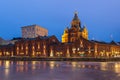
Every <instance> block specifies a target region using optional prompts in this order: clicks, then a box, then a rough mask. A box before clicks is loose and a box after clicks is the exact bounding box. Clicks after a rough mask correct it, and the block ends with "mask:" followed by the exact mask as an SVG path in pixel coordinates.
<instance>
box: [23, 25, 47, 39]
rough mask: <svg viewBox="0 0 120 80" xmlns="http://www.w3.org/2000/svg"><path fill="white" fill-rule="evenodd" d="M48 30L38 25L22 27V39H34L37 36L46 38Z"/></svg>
mask: <svg viewBox="0 0 120 80" xmlns="http://www.w3.org/2000/svg"><path fill="white" fill-rule="evenodd" d="M47 35H48V30H47V29H45V28H42V27H40V26H38V25H30V26H24V27H22V38H35V37H38V36H47Z"/></svg>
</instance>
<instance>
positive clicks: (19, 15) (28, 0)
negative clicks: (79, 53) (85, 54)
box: [0, 0, 120, 42]
mask: <svg viewBox="0 0 120 80" xmlns="http://www.w3.org/2000/svg"><path fill="white" fill-rule="evenodd" d="M75 11H78V16H79V18H80V20H81V22H82V25H86V26H87V29H88V31H89V39H94V40H99V41H111V40H112V39H113V40H115V41H119V42H120V0H0V37H2V38H4V39H12V38H13V37H21V27H22V26H27V25H32V24H38V25H40V26H42V27H45V28H47V29H48V30H49V35H56V36H57V38H58V39H59V40H61V35H62V34H63V31H64V29H65V28H66V27H67V26H69V27H70V23H71V20H72V18H73V16H74V12H75ZM111 36H112V38H111Z"/></svg>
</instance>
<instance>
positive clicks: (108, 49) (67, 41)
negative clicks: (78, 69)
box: [0, 13, 120, 58]
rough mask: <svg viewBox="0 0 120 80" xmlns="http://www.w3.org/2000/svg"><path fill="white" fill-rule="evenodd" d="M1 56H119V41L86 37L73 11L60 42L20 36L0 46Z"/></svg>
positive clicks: (44, 37) (54, 39)
mask: <svg viewBox="0 0 120 80" xmlns="http://www.w3.org/2000/svg"><path fill="white" fill-rule="evenodd" d="M0 56H1V57H4V56H5V57H6V56H7V57H11V56H15V57H24V56H27V57H46V58H47V57H65V58H70V57H75V58H76V57H78V58H81V57H120V43H116V42H114V41H111V42H110V43H106V42H100V41H95V40H89V39H88V30H87V29H86V27H85V26H83V28H82V27H81V22H80V20H79V18H78V15H77V13H75V15H74V18H73V20H72V22H71V27H70V28H66V29H65V30H64V33H63V35H62V42H60V41H59V40H58V39H57V38H56V37H55V36H38V37H35V38H26V37H25V38H21V39H19V40H18V41H16V42H15V44H14V45H12V44H9V45H2V46H0Z"/></svg>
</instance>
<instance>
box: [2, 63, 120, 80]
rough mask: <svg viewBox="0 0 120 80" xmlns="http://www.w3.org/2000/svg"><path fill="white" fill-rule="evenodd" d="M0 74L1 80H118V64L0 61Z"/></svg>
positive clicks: (119, 74) (119, 65)
mask: <svg viewBox="0 0 120 80" xmlns="http://www.w3.org/2000/svg"><path fill="white" fill-rule="evenodd" d="M0 72H1V73H0V75H1V74H2V75H3V76H2V77H1V76H0V79H1V80H14V79H13V78H15V77H18V78H20V79H18V80H21V79H22V77H24V79H23V80H26V78H29V77H30V79H28V80H33V79H35V80H49V79H50V78H51V77H52V79H51V80H79V79H84V80H89V78H93V79H92V80H96V79H94V78H95V77H96V76H100V79H98V80H101V79H103V80H106V79H104V78H105V77H107V78H108V79H109V77H112V78H113V80H114V79H115V80H120V78H119V77H120V62H69V61H68V62H67V61H65V62H56V61H0ZM91 73H92V74H91ZM23 74H24V75H23ZM78 74H79V75H78ZM21 75H22V77H20V76H21ZM11 76H12V77H11ZM26 76H29V77H26ZM73 76H74V77H73ZM31 77H32V78H31ZM47 77H48V78H47ZM36 78H37V79H36ZM41 78H42V79H41ZM109 80H112V79H109Z"/></svg>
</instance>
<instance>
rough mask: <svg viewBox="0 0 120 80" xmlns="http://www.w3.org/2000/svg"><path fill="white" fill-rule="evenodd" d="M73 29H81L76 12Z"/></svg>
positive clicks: (72, 24) (72, 23)
mask: <svg viewBox="0 0 120 80" xmlns="http://www.w3.org/2000/svg"><path fill="white" fill-rule="evenodd" d="M71 27H75V28H78V29H80V28H81V22H80V20H79V18H78V12H77V11H75V13H74V17H73V20H72V22H71Z"/></svg>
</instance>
